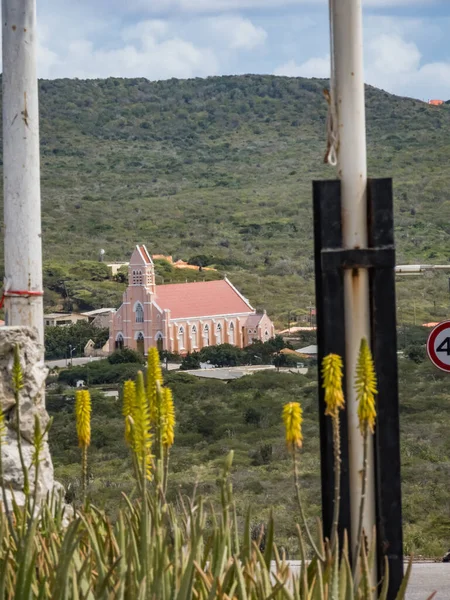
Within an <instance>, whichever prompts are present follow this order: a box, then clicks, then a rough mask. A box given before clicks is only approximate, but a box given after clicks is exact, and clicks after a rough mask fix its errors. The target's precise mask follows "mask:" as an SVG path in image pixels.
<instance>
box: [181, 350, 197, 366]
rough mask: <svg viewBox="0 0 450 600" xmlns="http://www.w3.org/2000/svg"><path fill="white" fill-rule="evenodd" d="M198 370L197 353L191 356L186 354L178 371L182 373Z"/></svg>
mask: <svg viewBox="0 0 450 600" xmlns="http://www.w3.org/2000/svg"><path fill="white" fill-rule="evenodd" d="M199 368H200V354H199V353H198V352H193V353H192V354H191V353H190V352H188V353H187V354H186V356H185V357H184V358H183V360H182V361H181V367H180V369H181V370H182V371H189V370H191V369H199Z"/></svg>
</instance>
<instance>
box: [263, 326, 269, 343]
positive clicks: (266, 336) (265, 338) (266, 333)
mask: <svg viewBox="0 0 450 600" xmlns="http://www.w3.org/2000/svg"><path fill="white" fill-rule="evenodd" d="M269 338H270V334H269V332H268V331H267V329H266V330H265V332H264V341H265V342H267V340H268V339H269Z"/></svg>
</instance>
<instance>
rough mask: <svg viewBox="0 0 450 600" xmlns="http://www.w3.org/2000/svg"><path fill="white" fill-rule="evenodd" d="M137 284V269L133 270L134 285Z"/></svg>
mask: <svg viewBox="0 0 450 600" xmlns="http://www.w3.org/2000/svg"><path fill="white" fill-rule="evenodd" d="M136 284H137V275H136V271H135V270H134V271H133V285H136Z"/></svg>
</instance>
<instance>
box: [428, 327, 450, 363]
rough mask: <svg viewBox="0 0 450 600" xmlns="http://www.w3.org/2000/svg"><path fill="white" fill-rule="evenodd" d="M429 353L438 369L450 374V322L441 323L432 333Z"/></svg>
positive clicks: (429, 340)
mask: <svg viewBox="0 0 450 600" xmlns="http://www.w3.org/2000/svg"><path fill="white" fill-rule="evenodd" d="M427 352H428V356H429V358H430V360H431V362H432V363H433V364H434V365H435V366H436V367H437V368H438V369H441V370H442V371H447V372H448V373H450V321H443V322H442V323H439V325H436V327H435V328H434V329H433V331H432V332H431V333H430V335H429V337H428V341H427Z"/></svg>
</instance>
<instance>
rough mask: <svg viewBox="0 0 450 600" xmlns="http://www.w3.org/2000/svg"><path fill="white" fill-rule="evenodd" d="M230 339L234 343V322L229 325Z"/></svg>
mask: <svg viewBox="0 0 450 600" xmlns="http://www.w3.org/2000/svg"><path fill="white" fill-rule="evenodd" d="M228 341H229V343H230V344H234V324H233V323H230V325H229V327H228Z"/></svg>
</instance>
